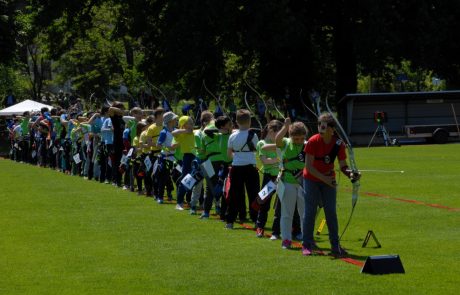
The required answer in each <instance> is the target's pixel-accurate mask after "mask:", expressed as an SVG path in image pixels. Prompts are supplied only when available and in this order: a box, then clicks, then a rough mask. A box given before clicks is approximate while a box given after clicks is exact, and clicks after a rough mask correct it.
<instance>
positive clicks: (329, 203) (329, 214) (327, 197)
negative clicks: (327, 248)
mask: <svg viewBox="0 0 460 295" xmlns="http://www.w3.org/2000/svg"><path fill="white" fill-rule="evenodd" d="M303 184H304V189H305V194H304V198H305V214H304V219H303V229H304V233H303V243H302V244H303V246H305V247H311V246H312V245H313V244H314V239H313V232H314V230H315V217H316V210H317V208H318V205H319V204H320V202H321V203H322V205H323V207H324V214H325V215H326V223H327V228H328V231H329V241H330V242H331V246H332V247H333V248H334V247H338V245H339V233H338V231H339V225H338V222H337V211H336V204H337V202H336V199H337V190H336V188H333V187H330V186H328V185H327V184H325V183H324V182H317V181H312V180H309V179H304V180H303Z"/></svg>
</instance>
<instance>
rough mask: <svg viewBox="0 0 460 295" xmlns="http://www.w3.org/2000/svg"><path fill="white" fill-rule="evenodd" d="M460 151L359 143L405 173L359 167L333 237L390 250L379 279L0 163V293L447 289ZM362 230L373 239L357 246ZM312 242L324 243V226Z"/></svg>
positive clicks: (84, 184) (455, 280)
mask: <svg viewBox="0 0 460 295" xmlns="http://www.w3.org/2000/svg"><path fill="white" fill-rule="evenodd" d="M459 151H460V145H458V144H450V145H425V146H403V147H400V148H370V149H367V148H361V149H356V162H357V164H358V167H359V168H360V169H384V170H398V171H400V170H404V171H405V172H404V173H402V174H401V173H371V172H368V173H367V172H363V173H362V174H363V177H362V180H361V190H360V191H361V192H362V193H361V194H360V198H359V200H358V204H357V207H356V210H355V213H354V216H353V219H352V222H351V225H350V227H349V229H348V231H347V233H346V234H345V236H344V238H343V240H342V244H343V245H344V246H345V247H346V248H347V249H348V250H349V252H350V253H351V254H352V257H353V258H355V259H357V260H361V261H364V260H365V258H366V257H367V256H369V255H379V254H399V255H400V256H401V260H402V262H403V265H404V268H405V270H406V274H404V275H401V274H398V275H396V274H393V275H383V276H372V275H364V274H361V273H360V268H359V267H357V266H355V265H352V264H349V263H345V262H344V261H342V260H339V259H332V258H331V257H328V256H315V257H302V256H301V255H300V251H299V250H282V249H281V246H280V244H281V242H280V241H276V242H272V241H270V240H269V239H267V238H263V239H258V238H256V237H255V233H254V232H253V231H250V230H246V229H243V227H241V226H239V225H237V226H236V229H235V230H233V231H228V230H224V228H223V227H224V225H223V223H221V222H219V221H217V220H207V221H203V220H199V219H198V218H197V217H196V216H193V217H192V216H189V215H188V211H184V212H178V211H176V210H174V206H173V205H171V204H166V205H158V204H156V203H155V202H154V201H153V200H152V199H148V198H142V197H138V196H137V195H136V194H133V193H129V192H126V191H122V190H120V189H117V188H114V187H112V186H109V185H103V184H99V183H95V182H93V181H87V180H83V179H82V178H77V177H71V176H67V175H63V174H60V173H58V172H56V171H51V170H49V169H43V168H38V167H33V166H30V165H26V164H18V163H14V162H11V161H9V160H0V179H1V183H2V190H1V191H0V232H1V238H0V294H283V293H284V294H365V293H369V294H454V292H455V293H457V292H456V291H455V290H456V289H457V288H458V286H459V284H460V273H459V271H458V269H459V268H458V263H459V261H460V254H459V250H460V231H459V230H460V210H458V208H460V171H459V167H460V153H459ZM339 185H340V189H339V196H338V214H339V223H340V225H341V226H342V227H343V226H344V224H345V222H346V220H347V219H348V217H349V214H350V209H351V193H350V192H349V188H350V187H351V186H350V185H349V183H348V181H347V180H346V179H345V178H344V177H342V178H341V179H340V184H339ZM366 193H367V194H366ZM369 193H370V194H372V193H375V194H380V195H385V196H388V197H391V198H385V197H373V196H369ZM395 198H400V199H406V200H415V201H420V202H423V203H425V204H439V205H444V206H447V207H449V208H451V210H449V209H443V208H434V207H430V206H426V205H423V204H415V203H407V202H402V201H400V200H396V199H395ZM456 209H457V210H456ZM268 224H269V225H271V221H269V223H268ZM370 229H372V230H373V231H374V232H375V233H376V235H377V237H378V239H379V241H380V242H381V244H382V246H383V247H382V248H374V247H373V246H374V244H373V242H370V243H369V246H368V247H367V248H361V244H362V241H363V239H364V237H365V235H366V233H367V231H368V230H370ZM318 244H319V246H320V247H324V248H328V247H329V243H328V240H327V228H326V229H325V230H324V231H323V234H322V235H321V236H319V237H318Z"/></svg>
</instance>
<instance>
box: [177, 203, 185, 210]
mask: <svg viewBox="0 0 460 295" xmlns="http://www.w3.org/2000/svg"><path fill="white" fill-rule="evenodd" d="M176 210H179V211H184V207H182V205H181V204H177V205H176Z"/></svg>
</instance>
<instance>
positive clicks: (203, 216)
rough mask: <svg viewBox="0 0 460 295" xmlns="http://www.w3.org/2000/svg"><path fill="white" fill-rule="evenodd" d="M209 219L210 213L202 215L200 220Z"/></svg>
mask: <svg viewBox="0 0 460 295" xmlns="http://www.w3.org/2000/svg"><path fill="white" fill-rule="evenodd" d="M208 218H209V213H206V212H203V213H201V216H200V219H208Z"/></svg>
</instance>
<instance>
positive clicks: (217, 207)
mask: <svg viewBox="0 0 460 295" xmlns="http://www.w3.org/2000/svg"><path fill="white" fill-rule="evenodd" d="M216 214H217V215H220V207H219V206H216Z"/></svg>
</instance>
